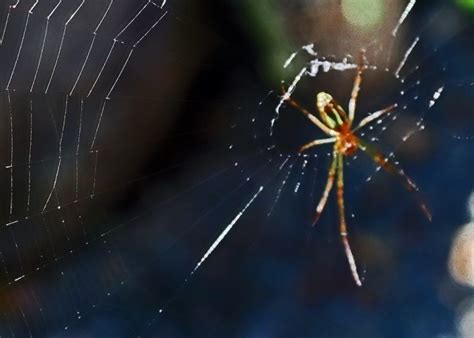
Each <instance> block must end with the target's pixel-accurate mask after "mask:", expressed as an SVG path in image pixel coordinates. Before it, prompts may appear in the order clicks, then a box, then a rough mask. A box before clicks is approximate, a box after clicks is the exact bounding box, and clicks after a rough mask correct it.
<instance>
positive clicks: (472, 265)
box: [448, 222, 474, 287]
mask: <svg viewBox="0 0 474 338" xmlns="http://www.w3.org/2000/svg"><path fill="white" fill-rule="evenodd" d="M448 265H449V271H450V273H451V277H452V278H453V279H454V280H455V281H456V282H458V283H459V284H462V285H466V286H471V287H474V222H471V223H468V224H466V225H465V226H464V227H463V228H461V230H460V231H459V232H458V233H457V234H456V235H455V237H454V240H453V243H452V246H451V252H450V256H449V263H448Z"/></svg>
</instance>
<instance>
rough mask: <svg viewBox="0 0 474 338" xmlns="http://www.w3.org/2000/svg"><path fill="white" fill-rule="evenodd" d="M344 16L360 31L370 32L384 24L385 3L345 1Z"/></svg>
mask: <svg viewBox="0 0 474 338" xmlns="http://www.w3.org/2000/svg"><path fill="white" fill-rule="evenodd" d="M341 5H342V14H343V15H344V17H345V18H346V20H347V21H348V22H349V23H350V24H351V25H353V26H355V27H357V28H358V29H360V30H363V31H368V30H371V29H373V28H375V27H376V26H378V25H379V24H381V23H382V19H383V14H384V10H385V2H384V1H380V0H343V1H342V4H341Z"/></svg>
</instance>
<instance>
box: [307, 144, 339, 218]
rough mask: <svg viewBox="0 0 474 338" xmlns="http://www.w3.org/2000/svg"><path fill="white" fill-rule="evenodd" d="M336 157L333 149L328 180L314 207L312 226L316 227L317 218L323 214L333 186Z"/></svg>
mask: <svg viewBox="0 0 474 338" xmlns="http://www.w3.org/2000/svg"><path fill="white" fill-rule="evenodd" d="M337 156H338V155H337V152H336V149H334V153H333V155H332V162H331V165H330V167H329V172H328V180H327V181H326V187H325V188H324V191H323V195H322V196H321V199H320V200H319V203H318V206H317V207H316V214H315V215H314V218H313V226H315V225H316V223H317V222H318V220H319V217H321V213H322V212H323V210H324V207H325V206H326V202H327V200H328V196H329V193H330V192H331V189H332V186H333V184H334V177H335V176H336V167H337Z"/></svg>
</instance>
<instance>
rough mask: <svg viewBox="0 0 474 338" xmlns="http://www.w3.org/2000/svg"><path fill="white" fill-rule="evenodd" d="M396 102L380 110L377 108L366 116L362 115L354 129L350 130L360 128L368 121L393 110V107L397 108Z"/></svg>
mask: <svg viewBox="0 0 474 338" xmlns="http://www.w3.org/2000/svg"><path fill="white" fill-rule="evenodd" d="M397 106H398V105H397V104H396V103H395V104H392V105H391V106H390V107H387V108H384V109H380V110H377V111H376V112H373V113H372V114H370V115H369V116H366V117H364V118H363V119H362V120H361V121H360V122H359V124H358V125H357V127H356V128H355V129H353V130H352V132H354V131H356V130H357V129H359V128H362V127H363V126H365V125H367V124H369V123H370V122H372V121H374V120H376V119H378V118H379V117H380V116H382V115H383V114H386V113H389V112H391V111H393V110H394V109H395V108H397Z"/></svg>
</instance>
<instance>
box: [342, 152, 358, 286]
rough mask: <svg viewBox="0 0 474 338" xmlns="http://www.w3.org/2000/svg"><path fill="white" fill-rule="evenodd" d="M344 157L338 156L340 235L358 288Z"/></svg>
mask: <svg viewBox="0 0 474 338" xmlns="http://www.w3.org/2000/svg"><path fill="white" fill-rule="evenodd" d="M343 166H344V156H343V155H341V154H338V155H337V204H338V206H339V233H340V235H341V241H342V244H343V246H344V251H345V253H346V257H347V261H348V263H349V267H350V269H351V272H352V277H353V278H354V281H355V283H356V284H357V285H358V286H362V282H361V280H360V277H359V273H358V272H357V265H356V263H355V259H354V255H353V254H352V250H351V246H350V244H349V238H348V236H349V235H348V233H347V225H346V216H345V210H344V176H343V175H344V174H343V172H344V170H343Z"/></svg>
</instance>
